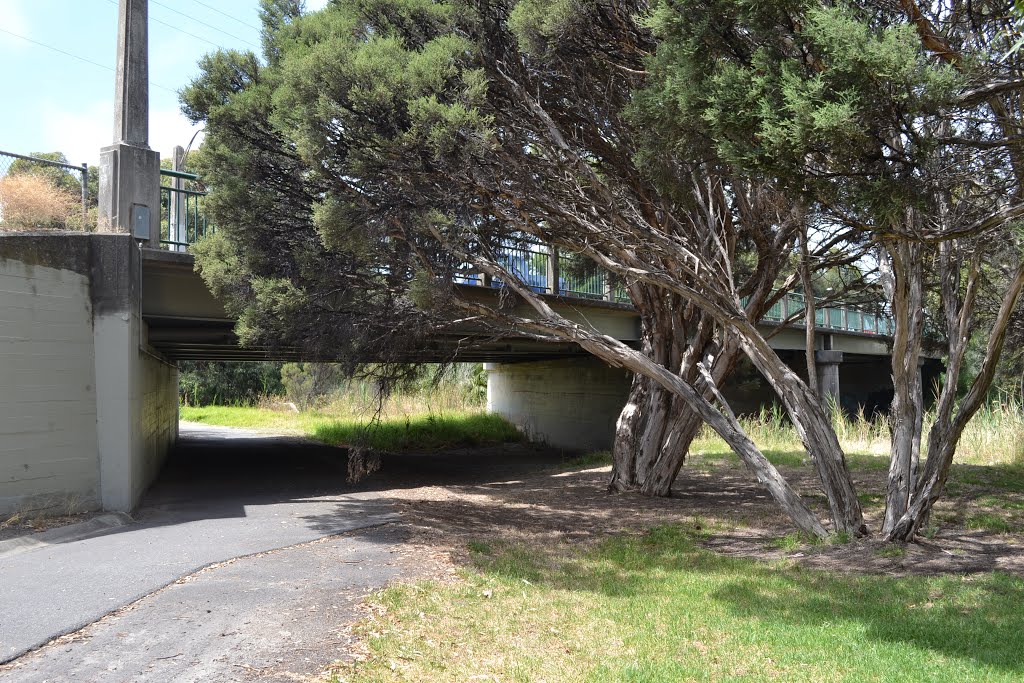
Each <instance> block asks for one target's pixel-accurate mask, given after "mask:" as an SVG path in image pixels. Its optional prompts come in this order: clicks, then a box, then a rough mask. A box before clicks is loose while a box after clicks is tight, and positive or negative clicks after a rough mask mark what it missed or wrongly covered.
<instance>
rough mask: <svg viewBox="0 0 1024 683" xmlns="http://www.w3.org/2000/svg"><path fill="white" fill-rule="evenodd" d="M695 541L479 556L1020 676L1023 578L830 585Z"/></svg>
mask: <svg viewBox="0 0 1024 683" xmlns="http://www.w3.org/2000/svg"><path fill="white" fill-rule="evenodd" d="M699 537H700V533H699V532H696V533H695V532H694V531H693V530H692V529H687V528H685V527H682V526H678V525H673V526H663V527H658V528H655V529H652V530H651V531H650V532H649V533H647V534H645V535H643V536H641V537H627V538H622V537H620V538H614V539H611V540H608V541H606V542H604V543H602V544H600V546H598V547H596V548H593V549H590V550H588V551H585V552H583V553H580V554H578V555H577V556H576V557H573V558H571V559H568V560H563V561H559V559H558V557H557V554H556V553H557V551H552V552H548V553H544V552H543V551H541V552H538V551H536V550H528V549H526V548H525V547H523V546H516V545H507V546H502V545H500V544H498V545H489V546H486V547H477V548H476V551H475V552H474V553H473V558H474V563H475V564H476V565H477V567H478V568H479V570H480V571H481V572H483V573H484V574H485V575H492V576H494V577H496V578H499V579H505V580H511V581H518V580H526V581H529V582H530V583H532V584H534V585H537V586H540V587H542V588H551V589H555V590H558V591H569V592H587V593H593V594H599V595H601V596H605V597H609V598H616V599H621V598H629V599H633V600H645V601H646V600H650V601H651V602H652V603H658V604H662V605H665V604H669V605H672V606H673V607H672V609H675V610H678V611H679V612H680V614H682V613H684V612H685V611H686V610H688V609H698V610H700V609H719V608H724V609H725V610H726V611H727V613H728V614H729V616H730V617H732V618H736V619H739V620H741V621H743V622H750V621H752V622H756V623H757V624H759V626H757V627H755V628H756V630H757V632H758V633H760V634H762V635H764V637H765V638H766V639H768V640H771V639H773V638H782V639H785V638H786V637H788V636H787V634H788V633H789V632H790V631H792V629H793V628H800V629H812V630H815V632H816V631H817V630H821V636H822V638H823V639H824V640H827V638H828V637H829V635H827V634H829V633H832V634H834V635H836V636H837V637H840V636H841V635H842V634H843V633H852V634H853V637H854V638H855V639H856V640H865V641H876V642H879V643H885V644H899V645H909V646H911V647H913V648H916V649H920V650H927V651H929V652H932V653H936V654H941V655H942V656H945V657H951V658H957V659H961V660H970V661H973V662H975V663H977V664H979V665H982V666H987V667H994V668H997V669H999V670H1001V671H1003V672H1008V673H1014V674H1024V660H1022V658H1021V655H1020V653H1021V652H1022V651H1024V628H1022V627H1024V580H1022V579H1020V578H1018V577H1012V576H1009V575H1005V574H999V573H995V574H984V575H977V576H974V577H970V578H964V577H959V576H954V577H948V576H947V577H931V578H921V577H909V578H908V577H903V578H894V577H887V576H850V575H842V574H839V575H835V574H829V573H825V572H820V571H814V570H801V569H800V568H793V567H784V566H780V565H772V564H766V563H759V562H754V561H751V560H743V559H736V558H729V557H723V556H719V555H716V554H714V553H711V552H709V551H706V550H703V549H701V548H699V546H698V544H697V539H698V538H699ZM663 609H664V608H663ZM661 618H662V619H668V620H671V619H672V618H673V617H672V616H671V614H668V615H664V614H662V615H661ZM819 646H820V644H819ZM845 646H846V647H854V646H853V645H850V644H849V643H847V644H846V645H845Z"/></svg>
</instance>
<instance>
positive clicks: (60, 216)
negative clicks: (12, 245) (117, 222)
mask: <svg viewBox="0 0 1024 683" xmlns="http://www.w3.org/2000/svg"><path fill="white" fill-rule="evenodd" d="M60 156H61V158H63V155H60ZM90 199H95V198H90V195H89V165H88V164H82V165H81V166H75V165H74V164H68V163H65V162H62V161H53V160H52V159H42V158H40V157H33V156H27V155H24V154H15V153H14V152H4V151H0V232H3V231H30V230H81V231H90V230H93V229H94V228H95V227H96V226H95V222H94V219H92V218H90V215H89V208H90V203H91V202H90Z"/></svg>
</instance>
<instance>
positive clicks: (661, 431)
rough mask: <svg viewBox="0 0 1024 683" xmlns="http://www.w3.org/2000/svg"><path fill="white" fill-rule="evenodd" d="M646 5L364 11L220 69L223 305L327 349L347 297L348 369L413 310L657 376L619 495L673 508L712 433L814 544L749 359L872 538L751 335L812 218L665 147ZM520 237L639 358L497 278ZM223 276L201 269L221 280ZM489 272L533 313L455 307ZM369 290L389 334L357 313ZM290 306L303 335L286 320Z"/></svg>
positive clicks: (212, 127) (205, 80) (732, 172)
mask: <svg viewBox="0 0 1024 683" xmlns="http://www.w3.org/2000/svg"><path fill="white" fill-rule="evenodd" d="M645 9H646V5H643V4H629V3H619V2H594V3H588V4H586V5H584V6H580V7H577V6H575V5H570V4H569V3H568V2H559V3H555V4H541V3H533V2H521V3H516V4H513V3H508V4H506V3H492V4H480V5H474V6H467V5H463V4H456V3H453V4H448V3H443V2H437V3H415V2H409V1H408V0H391V1H380V0H375V1H370V0H364V1H358V0H352V1H350V2H339V3H334V4H332V5H330V6H329V7H328V8H327V10H325V11H324V12H321V13H318V14H316V15H311V16H308V17H303V18H301V19H299V20H296V21H293V22H289V23H286V24H285V25H283V26H282V27H281V28H279V29H277V31H276V33H275V35H274V40H273V45H274V47H275V50H276V51H275V52H274V54H273V55H271V57H270V58H269V59H268V62H269V63H268V64H266V65H263V64H261V63H259V62H258V60H256V59H255V58H254V57H252V56H248V55H240V54H221V55H217V56H214V57H211V58H210V59H209V60H207V62H206V63H205V64H204V65H203V66H204V75H203V76H202V77H201V78H200V79H199V81H197V82H196V83H195V84H194V85H193V86H192V87H190V88H189V89H188V90H187V91H186V93H185V96H184V97H185V102H186V109H187V111H188V112H189V113H190V115H192V117H193V118H194V119H197V120H199V119H201V120H205V121H206V123H207V130H208V134H209V137H208V139H207V143H206V146H207V147H208V148H209V152H208V154H207V163H208V164H209V166H208V168H207V169H206V172H207V176H208V177H209V180H210V183H211V186H212V187H213V188H214V192H213V195H212V198H211V201H210V210H211V211H213V212H214V213H215V214H216V217H217V218H218V221H219V224H220V226H221V227H222V230H223V232H224V234H225V236H226V237H228V238H229V241H230V244H228V245H226V246H224V247H223V248H224V249H225V250H227V251H226V255H227V256H228V257H229V258H230V259H234V261H233V263H234V264H235V267H234V269H233V270H231V271H230V273H234V274H235V275H236V276H235V277H228V278H226V285H225V287H224V288H225V289H226V290H228V291H232V292H234V294H235V295H236V300H237V301H238V302H239V304H238V309H239V312H240V314H241V315H242V321H243V322H242V329H243V332H246V333H247V334H249V335H260V334H269V335H273V336H277V337H280V336H282V335H283V336H285V337H286V338H291V339H300V340H306V341H307V342H308V343H318V344H320V345H323V341H322V340H320V339H319V338H318V337H317V330H318V328H319V327H321V326H323V325H324V324H325V321H329V320H335V319H338V318H335V317H332V316H330V315H327V314H326V313H325V314H324V316H325V317H322V318H318V317H317V311H318V310H321V309H323V308H326V307H327V305H328V304H329V303H332V302H333V303H337V301H338V300H340V302H341V304H342V306H341V308H343V309H345V315H344V316H341V317H340V320H342V321H343V322H344V326H343V329H342V330H340V331H339V330H331V331H330V334H328V335H326V337H327V338H328V339H331V340H332V341H333V342H334V343H336V344H337V348H338V349H339V350H341V349H344V348H348V347H351V346H352V342H351V341H347V340H346V339H344V338H343V337H344V334H346V333H347V332H348V331H355V332H357V333H358V334H357V335H356V338H357V339H360V340H362V341H363V344H362V345H361V348H367V347H369V346H371V345H372V344H371V343H370V342H372V340H374V339H379V338H380V337H379V336H375V335H378V334H384V333H386V334H388V335H392V336H395V337H397V336H399V335H402V334H403V333H404V330H402V329H401V326H400V324H399V323H398V321H399V320H400V317H401V314H403V313H404V312H407V311H408V306H407V304H408V302H415V303H416V304H417V306H416V311H413V312H412V316H413V320H416V321H418V323H419V324H418V325H416V326H414V328H415V329H417V330H426V329H427V328H428V327H429V325H431V324H433V325H439V324H444V321H445V320H452V319H458V320H460V321H462V322H464V321H466V320H467V319H472V320H488V321H490V322H491V323H492V324H500V325H505V326H507V327H509V329H515V330H519V331H523V332H525V333H530V334H536V335H539V336H540V337H542V338H547V339H554V338H558V339H569V340H572V341H574V342H576V343H578V344H580V345H581V346H582V347H583V348H585V349H586V350H588V351H590V352H591V353H593V354H594V355H596V356H597V357H599V358H602V359H604V360H605V361H606V362H609V363H612V364H615V365H619V366H622V367H626V368H628V369H630V370H632V371H634V372H637V373H639V374H641V375H643V376H644V377H645V378H646V379H645V380H643V383H644V386H642V387H638V388H637V391H636V392H634V398H635V399H636V401H633V402H632V403H634V405H635V406H643V405H646V406H647V408H646V410H645V409H644V408H639V409H636V410H634V411H633V412H634V413H636V414H638V415H639V417H636V416H635V415H633V414H631V412H630V411H628V410H627V412H626V413H624V416H623V420H622V422H623V423H624V427H623V430H622V431H621V432H620V436H621V437H623V441H624V442H627V443H628V441H629V440H630V435H631V434H632V435H633V436H634V437H635V439H634V440H635V441H637V442H639V443H638V444H637V445H636V446H635V447H634V449H633V456H632V457H631V458H630V457H629V456H628V455H625V456H624V455H623V453H628V451H626V450H625V449H620V450H619V451H618V452H617V465H618V467H617V470H616V476H617V478H616V481H615V485H616V486H619V487H623V488H631V487H634V486H639V487H641V488H643V487H644V486H648V487H650V488H651V491H652V492H658V491H662V492H663V491H667V488H668V486H669V485H670V484H671V480H672V479H673V478H674V475H675V473H676V472H677V471H678V467H679V464H680V462H681V454H682V453H684V452H685V446H686V445H688V441H689V440H690V439H691V438H692V434H693V433H694V430H695V429H696V425H697V419H698V418H699V419H700V420H704V421H706V422H708V424H710V425H711V426H712V427H713V428H714V429H716V431H718V432H719V433H720V434H722V436H723V437H724V438H725V439H726V440H727V441H728V442H729V443H730V445H731V446H732V447H733V448H734V449H736V451H737V452H738V453H739V454H740V457H741V458H742V459H743V460H744V462H745V463H747V464H748V466H749V467H751V468H752V469H753V470H754V471H755V473H756V475H757V476H758V478H759V479H760V480H761V481H763V482H764V483H765V484H766V486H767V487H768V489H769V490H770V491H771V492H772V494H773V496H775V497H776V500H778V501H779V503H780V504H781V505H782V506H783V507H784V509H786V511H787V512H788V513H789V514H790V515H791V516H792V517H793V519H794V521H795V522H796V523H797V524H798V525H799V526H800V527H801V528H803V529H805V530H808V531H810V532H812V533H815V534H819V535H820V534H822V533H824V531H823V526H822V525H821V524H820V522H818V521H817V520H816V519H815V518H814V516H813V514H811V513H810V512H809V510H808V509H807V508H806V506H804V505H803V504H802V503H801V502H800V501H799V498H798V497H797V496H795V494H794V493H793V492H792V490H791V489H790V488H789V487H788V486H787V485H786V484H785V482H784V480H782V478H781V477H780V476H779V474H778V472H777V471H775V469H774V468H773V467H771V465H770V463H768V462H767V460H766V459H764V457H763V455H761V454H760V453H759V452H758V451H757V449H756V448H755V447H754V446H753V444H752V443H751V442H750V440H749V438H747V437H746V436H745V435H744V434H743V432H742V430H741V429H740V428H739V425H738V422H737V421H736V420H735V416H732V415H731V413H730V411H729V410H728V407H727V406H726V405H724V403H723V402H722V401H721V397H720V394H719V392H718V390H717V386H716V385H717V383H718V382H720V381H721V378H722V377H724V376H725V374H726V373H727V372H728V370H729V368H730V367H731V365H732V364H733V363H734V362H735V360H736V358H737V357H738V354H739V353H740V352H742V353H743V354H745V355H746V356H747V357H749V358H750V359H751V361H752V362H753V363H754V365H755V366H756V367H757V368H758V369H759V370H760V371H761V372H762V373H763V374H764V375H765V377H766V378H767V379H768V380H769V381H770V382H771V383H772V385H773V386H774V387H775V388H776V390H777V392H778V393H779V396H780V398H781V400H782V401H783V403H784V404H785V405H786V407H787V410H788V411H789V413H790V415H791V417H792V418H793V421H794V423H795V424H796V426H797V429H798V431H799V433H800V436H801V438H802V439H803V441H804V443H805V445H806V447H807V449H808V451H809V452H810V453H811V455H812V456H813V460H814V463H815V466H816V467H817V469H818V473H819V479H820V481H821V485H822V488H823V490H824V492H825V494H826V497H827V499H828V502H829V509H830V516H831V518H832V524H833V529H834V530H837V531H843V532H847V533H850V534H860V533H863V531H864V523H863V519H862V515H861V511H860V506H859V503H858V501H857V498H856V495H855V491H854V488H853V484H852V482H851V479H850V476H849V472H848V469H847V466H846V462H845V458H844V455H843V452H842V449H841V448H840V446H839V442H838V439H837V438H836V435H835V432H834V430H833V429H832V426H831V423H830V420H829V418H828V415H827V414H826V411H825V410H824V409H823V407H822V405H821V404H820V402H819V400H818V398H817V397H816V396H815V393H814V391H813V390H812V389H811V388H810V387H809V386H808V385H807V384H806V383H805V382H803V381H802V380H801V379H800V378H799V377H798V376H797V374H796V373H794V372H793V371H792V370H790V369H789V368H788V367H787V366H786V365H785V363H783V362H782V360H781V359H780V358H779V357H778V355H777V354H776V353H775V351H774V350H773V349H772V348H771V346H770V344H769V343H768V341H767V340H766V339H765V337H764V336H763V335H762V334H761V332H760V331H759V330H758V327H757V321H758V320H759V318H760V315H761V313H762V312H763V310H764V307H765V306H767V305H768V304H769V303H770V297H771V296H772V295H771V292H772V287H773V285H774V283H775V280H776V279H777V275H778V273H779V269H780V268H781V267H782V265H784V264H785V263H786V262H787V260H788V258H789V256H790V254H791V252H792V249H793V245H794V240H795V239H796V238H797V236H798V235H799V234H801V229H802V226H801V223H800V219H795V217H794V214H793V212H792V211H790V210H789V209H788V206H789V205H788V204H787V202H786V198H785V197H786V196H785V195H784V194H782V193H780V191H779V188H778V187H777V186H776V185H775V183H774V182H773V181H771V180H768V179H765V178H763V177H762V178H759V177H758V176H757V175H754V174H746V175H745V174H743V173H738V172H737V171H736V168H735V167H734V166H732V165H730V164H728V163H725V161H724V160H723V158H722V157H721V156H720V155H718V154H717V153H716V151H715V149H714V146H713V145H709V144H703V145H696V144H693V145H691V144H686V145H682V144H681V143H682V141H683V140H694V139H696V137H695V134H694V132H693V131H692V130H687V132H686V136H677V137H675V138H665V139H664V142H665V143H666V144H665V147H664V149H661V150H659V151H658V153H653V152H652V151H651V150H652V148H651V146H650V145H648V144H646V143H647V142H648V141H649V140H648V139H647V137H648V136H647V134H646V133H645V132H644V126H645V124H644V123H643V120H644V118H645V116H644V115H643V112H642V107H643V106H644V105H642V104H638V103H637V102H636V100H635V95H636V93H637V91H638V89H639V88H640V87H641V86H643V85H644V83H645V82H646V80H647V79H648V78H649V77H650V76H649V74H648V72H647V69H648V67H649V65H650V64H649V62H650V59H651V58H652V55H653V54H654V51H655V50H656V49H657V47H658V45H657V39H656V37H655V34H654V33H652V32H651V31H649V30H648V28H647V27H645V26H643V25H640V24H637V23H636V21H635V17H636V16H637V14H638V12H642V11H644V10H645ZM570 10H572V11H570ZM653 129H656V127H653V128H652V130H653ZM647 162H650V163H647ZM243 180H247V181H248V182H249V183H250V184H249V185H246V184H245V183H244V182H241V181H243ZM254 181H255V182H254ZM222 186H223V189H222ZM260 191H267V195H266V196H259V192H260ZM264 211H265V212H266V213H263V212H264ZM254 223H257V224H258V225H254ZM522 235H528V236H531V237H533V238H536V239H539V240H542V241H544V242H546V243H548V244H552V245H555V246H557V247H559V248H561V249H563V250H565V251H566V252H571V253H575V254H579V255H581V256H583V257H586V258H589V259H591V260H593V261H594V262H595V263H596V264H597V265H598V266H600V267H603V268H605V269H607V270H608V271H610V272H612V273H613V274H614V275H615V276H617V277H618V278H620V279H621V281H623V282H624V283H625V284H626V286H627V287H628V289H629V291H630V292H631V294H632V295H633V297H634V298H633V301H634V304H635V305H636V306H637V308H638V310H639V311H640V313H641V315H642V316H643V317H644V320H645V323H646V324H647V339H648V344H647V348H646V349H644V351H645V352H640V351H636V350H633V349H629V348H628V347H625V346H623V345H622V344H620V343H618V342H616V341H615V340H611V339H607V338H604V337H601V336H600V335H598V334H596V333H595V332H594V331H592V330H588V329H585V328H583V327H581V326H579V325H576V324H572V323H570V322H569V321H566V320H565V319H562V318H559V317H558V316H557V315H555V314H554V313H553V311H552V310H551V307H550V306H548V305H547V304H546V303H545V302H544V300H543V298H542V297H539V296H537V295H536V294H534V293H533V292H532V291H530V289H529V287H528V286H526V283H524V282H522V281H520V280H518V279H517V278H516V277H515V274H514V273H511V272H509V270H508V269H507V268H505V267H503V263H504V262H503V259H502V256H501V251H502V249H503V248H504V247H507V246H508V245H510V244H513V243H515V242H516V241H517V240H521V239H522ZM842 243H843V242H842V241H841V240H840V241H836V242H835V244H842ZM826 246H827V245H822V249H824V248H825V247H826ZM210 251H212V250H210ZM215 257H216V254H212V253H209V251H208V253H207V254H205V255H203V256H202V265H203V268H204V272H206V273H208V274H209V278H210V279H211V280H217V275H218V259H217V258H215ZM744 258H748V259H749V262H744ZM473 269H478V270H483V271H485V272H488V273H490V274H491V275H492V276H494V277H498V278H500V279H501V281H502V282H504V283H505V284H506V285H507V286H508V287H510V288H511V289H513V290H515V291H517V292H518V293H519V295H520V296H522V297H523V298H524V299H525V300H526V301H528V302H529V303H530V305H531V306H532V307H533V309H534V310H535V312H536V315H535V316H534V317H531V318H517V317H516V316H513V315H511V314H510V313H508V312H507V311H506V310H505V309H504V308H503V307H502V306H500V305H499V306H498V307H496V308H492V307H482V306H480V305H479V304H475V303H473V302H472V301H470V300H466V299H462V298H460V297H459V296H458V294H457V291H456V290H455V289H454V288H453V285H452V284H451V283H452V280H453V279H454V278H456V277H458V276H459V275H460V274H465V273H466V272H467V271H468V270H473ZM227 270H228V269H221V271H223V272H226V271H227ZM230 273H229V274H230ZM238 275H241V276H240V277H239V276H238ZM250 275H251V276H252V277H250ZM344 277H348V278H349V279H348V280H347V281H346V280H345V279H343V278H344ZM249 281H251V283H252V284H249ZM367 282H368V283H369V291H370V292H371V293H372V296H371V297H370V298H369V301H370V302H371V306H370V309H371V310H373V307H374V306H378V307H380V310H381V311H382V314H381V315H377V316H374V315H367V314H365V313H359V312H358V311H356V310H355V309H356V308H357V306H356V304H357V298H358V296H359V295H358V294H357V293H358V292H359V291H360V287H363V286H365V284H366V283H367ZM403 283H405V284H404V285H403ZM293 298H294V301H299V302H301V303H300V304H293V303H292V301H293ZM745 300H746V302H745ZM286 305H287V306H291V307H292V308H289V309H288V310H287V311H286V312H287V313H289V315H300V320H302V321H303V325H301V326H300V328H299V330H295V331H292V330H286V329H283V327H284V326H283V325H282V324H281V323H279V322H278V321H277V315H278V314H279V313H280V312H281V311H282V310H283V309H282V307H283V306H286ZM332 305H333V304H332ZM335 308H338V307H337V306H335ZM293 309H299V310H293ZM455 311H461V313H459V314H458V315H456V314H455ZM392 315H393V316H394V317H391V316H392ZM446 316H447V317H446ZM459 316H462V317H459ZM381 320H383V321H387V322H388V324H382V322H381ZM359 325H363V326H365V329H364V328H360V327H359ZM366 330H370V332H367V331H366ZM381 331H383V332H381ZM426 336H427V335H426V333H425V332H424V334H423V335H422V336H420V337H419V339H420V341H422V339H424V338H425V337H426ZM406 337H408V335H405V336H404V337H403V339H404V338H406ZM410 345H411V344H410ZM389 346H399V347H401V346H402V345H401V344H389ZM405 348H409V345H407V346H405ZM709 356H712V357H710V358H709ZM641 399H643V400H641ZM630 423H632V426H630ZM645 442H646V443H645ZM676 444H678V446H677V445H676Z"/></svg>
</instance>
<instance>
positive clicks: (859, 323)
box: [761, 292, 893, 336]
mask: <svg viewBox="0 0 1024 683" xmlns="http://www.w3.org/2000/svg"><path fill="white" fill-rule="evenodd" d="M803 310H804V295H803V294H800V293H799V292H791V293H789V294H786V295H785V296H784V297H782V298H781V299H779V300H778V301H777V302H775V304H774V305H773V306H772V307H771V308H770V309H768V312H767V313H765V315H764V317H763V318H762V319H761V320H762V321H764V322H774V323H781V322H782V321H784V320H790V319H791V318H794V316H800V317H798V318H796V319H795V320H793V322H792V324H793V325H794V326H797V327H803V322H804V321H803V317H802V313H803ZM814 321H815V326H816V327H819V328H822V329H827V330H839V331H841V332H861V333H863V334H880V335H884V336H891V335H892V330H893V323H892V318H891V317H889V316H887V315H879V314H876V313H869V312H867V311H862V310H860V309H858V308H854V307H852V306H823V305H818V306H816V308H815V311H814Z"/></svg>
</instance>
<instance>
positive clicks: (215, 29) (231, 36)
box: [149, 0, 260, 50]
mask: <svg viewBox="0 0 1024 683" xmlns="http://www.w3.org/2000/svg"><path fill="white" fill-rule="evenodd" d="M149 1H150V2H151V3H153V4H154V5H159V6H160V7H163V8H164V9H169V10H171V11H172V12H175V13H177V14H178V15H180V16H188V15H184V14H182V13H181V11H180V10H178V9H175V8H174V7H171V6H169V5H165V4H163V3H162V2H157V0H149ZM221 14H224V13H223V12H221ZM227 16H228V17H230V18H232V19H233V18H234V17H231V15H227ZM150 18H151V19H153V21H156V22H158V23H161V24H164V25H165V26H171V25H170V24H168V23H166V22H163V21H160V20H159V19H157V18H155V17H150ZM188 21H190V22H194V23H196V24H202V25H203V26H205V27H206V28H212V29H213V30H214V31H217V32H218V33H223V34H224V35H226V36H227V37H228V38H234V39H235V40H240V41H242V42H243V43H245V44H246V45H248V46H249V47H253V48H256V49H257V50H259V49H260V47H259V46H258V45H256V44H255V43H253V42H251V41H249V40H246V39H245V38H240V37H239V36H236V35H234V34H231V33H228V32H227V31H225V30H224V29H222V28H220V27H219V26H214V25H213V24H207V23H206V22H205V21H203V20H201V19H196V18H195V17H193V16H188ZM171 28H173V29H175V30H178V31H181V29H179V28H177V27H176V26H171ZM181 32H182V33H188V32H187V31H181ZM188 35H190V36H192V37H193V38H199V36H196V35H193V34H191V33H188ZM199 39H200V40H205V38H199ZM207 42H209V41H207ZM218 47H220V46H219V45H218Z"/></svg>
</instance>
